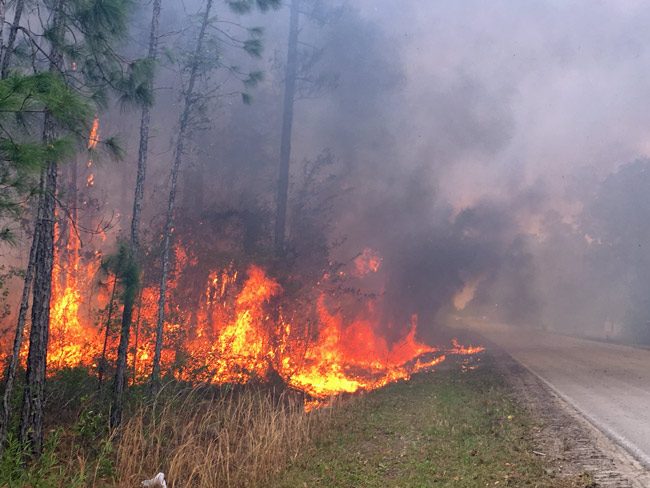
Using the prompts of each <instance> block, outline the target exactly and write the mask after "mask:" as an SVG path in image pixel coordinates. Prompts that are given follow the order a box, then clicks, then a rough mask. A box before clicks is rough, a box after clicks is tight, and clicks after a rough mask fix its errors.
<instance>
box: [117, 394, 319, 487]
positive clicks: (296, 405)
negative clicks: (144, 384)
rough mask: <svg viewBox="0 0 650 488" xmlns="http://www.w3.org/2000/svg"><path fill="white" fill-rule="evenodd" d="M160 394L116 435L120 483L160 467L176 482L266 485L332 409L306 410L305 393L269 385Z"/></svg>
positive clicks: (175, 484) (133, 480) (172, 483)
mask: <svg viewBox="0 0 650 488" xmlns="http://www.w3.org/2000/svg"><path fill="white" fill-rule="evenodd" d="M159 398H161V399H164V400H159V401H158V402H157V403H156V404H155V405H154V406H153V407H152V406H142V407H141V408H139V409H138V410H137V411H136V412H135V413H134V414H133V415H131V416H130V418H129V420H128V422H127V423H126V424H125V425H124V428H123V430H122V433H121V435H120V437H119V439H118V440H116V456H117V457H116V464H115V467H116V471H117V484H118V486H139V485H140V482H141V481H142V480H144V479H148V478H151V477H152V476H153V475H154V474H156V473H157V472H158V471H163V472H164V473H165V475H166V478H167V479H168V482H169V486H170V487H190V486H191V487H193V488H201V487H205V488H208V487H210V488H217V487H252V486H263V484H264V483H265V482H266V481H267V480H269V479H270V478H271V477H273V476H274V475H276V474H277V473H278V472H279V471H281V470H282V469H283V468H285V467H286V466H287V464H288V463H289V462H291V461H292V460H293V459H295V458H296V457H297V456H298V454H299V453H300V452H301V450H302V449H304V447H305V445H307V444H308V442H309V441H310V438H311V436H312V434H313V433H314V432H313V431H314V429H315V428H316V427H317V426H319V425H322V421H323V420H324V418H323V417H324V416H329V415H330V412H331V409H327V411H325V412H315V413H310V414H307V413H305V412H304V409H303V405H302V402H300V401H299V400H298V399H296V398H292V397H291V396H290V395H282V396H281V397H280V398H275V399H274V398H273V396H272V395H269V393H268V392H254V391H245V392H242V393H231V394H227V395H225V396H222V397H219V398H205V395H204V393H202V392H201V391H198V390H194V391H192V392H191V393H190V394H179V395H176V396H174V397H173V398H171V399H170V398H165V392H163V393H162V394H161V395H160V396H159Z"/></svg>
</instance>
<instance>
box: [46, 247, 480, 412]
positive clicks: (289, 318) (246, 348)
mask: <svg viewBox="0 0 650 488" xmlns="http://www.w3.org/2000/svg"><path fill="white" fill-rule="evenodd" d="M174 255H175V258H176V268H178V269H176V270H175V271H174V273H172V278H171V280H170V284H169V290H170V293H184V292H185V291H186V290H185V287H184V286H183V285H181V281H180V280H181V278H182V277H183V272H184V270H185V268H187V267H189V268H192V267H194V268H198V267H199V266H198V260H197V259H196V257H195V256H193V255H192V254H191V253H189V252H187V251H186V250H185V249H184V248H182V247H181V246H179V247H177V248H175V253H174ZM370 262H372V260H371V261H370ZM56 263H57V265H56V267H55V272H54V289H53V296H52V305H51V326H50V327H51V333H50V337H51V340H50V345H49V350H48V373H49V374H52V373H54V372H56V371H58V370H61V369H63V368H68V367H75V366H84V367H87V368H91V370H96V368H97V367H98V365H99V364H100V358H101V354H102V349H103V344H104V334H105V331H106V324H107V323H109V325H110V322H109V321H108V312H106V311H107V310H108V309H110V308H111V307H109V306H108V302H109V301H110V299H109V297H110V295H111V290H110V288H111V286H104V288H101V290H102V291H101V293H99V296H98V297H97V298H95V299H92V300H91V299H90V297H93V296H96V295H97V290H100V288H98V286H97V282H98V280H99V279H100V278H101V279H103V281H104V282H105V283H107V284H109V285H112V283H113V281H114V278H112V277H106V276H105V275H102V273H100V272H99V268H100V255H99V254H95V255H94V257H92V258H88V257H87V256H86V254H84V258H83V259H82V257H81V253H80V243H79V240H78V239H77V238H76V237H74V234H71V235H70V236H69V237H68V242H67V244H66V247H65V248H64V249H63V250H59V251H57V254H56ZM102 276H103V278H102ZM204 276H206V278H205V282H204V283H203V286H198V287H197V289H198V290H203V291H200V292H197V296H196V297H192V296H191V295H192V292H189V295H188V298H187V303H171V302H172V300H171V299H170V300H168V312H167V315H166V316H167V317H168V320H167V321H166V322H165V324H164V330H165V341H164V347H163V353H162V360H161V363H162V364H161V365H162V369H163V371H164V372H166V373H167V374H169V375H172V376H174V377H175V378H177V379H179V380H182V381H192V382H206V383H212V384H227V383H238V384H243V383H247V382H251V381H267V380H271V379H273V378H279V379H280V380H282V381H283V382H284V383H285V384H286V385H288V386H289V387H291V388H293V389H296V390H299V391H302V392H304V393H306V394H307V396H308V398H309V400H307V402H306V404H305V407H306V408H307V409H310V408H314V407H316V406H318V405H321V404H324V403H325V402H327V401H328V399H329V398H331V397H333V396H335V395H338V394H341V393H355V392H360V391H369V390H374V389H377V388H380V387H382V386H385V385H387V384H389V383H392V382H395V381H400V380H408V379H409V378H410V377H411V376H412V375H413V374H415V373H417V372H420V371H424V370H429V369H431V368H433V367H434V366H436V365H438V364H440V363H442V362H443V361H445V359H446V358H447V357H448V356H450V355H460V356H465V355H473V354H477V353H479V352H481V351H482V350H483V349H482V348H480V347H464V346H461V345H460V344H459V343H458V342H457V341H454V342H453V343H452V346H451V347H450V348H448V349H446V350H442V349H439V348H436V347H432V346H429V345H427V344H424V343H422V342H420V341H419V340H418V339H417V327H418V324H417V317H416V316H414V317H413V318H412V320H411V323H410V325H409V327H408V328H407V329H408V333H406V334H405V335H404V336H403V337H402V338H401V340H399V341H397V342H394V343H391V342H389V341H388V340H387V339H386V338H385V337H384V335H383V334H382V331H381V330H380V327H379V326H378V324H379V320H378V319H377V317H375V315H374V314H375V311H374V310H375V307H373V306H372V304H368V305H367V306H366V307H365V308H364V309H363V310H362V311H361V312H358V316H356V317H352V318H349V317H346V316H345V315H344V314H343V312H341V311H339V310H336V309H333V305H335V304H336V301H335V300H334V299H333V297H331V296H329V295H328V294H327V293H326V292H325V291H320V292H319V293H320V296H319V297H318V299H317V300H315V301H314V303H312V304H311V305H310V306H307V309H306V310H305V311H304V314H303V313H295V312H292V313H291V314H290V315H287V313H286V312H285V311H284V310H283V309H282V307H281V306H280V305H279V303H281V298H282V296H283V293H284V291H283V288H282V286H281V285H280V284H279V283H278V282H277V281H276V280H275V279H273V278H272V277H270V276H269V275H268V274H267V272H266V271H265V270H264V269H263V268H262V267H260V266H257V265H251V266H249V267H248V269H246V271H245V272H244V273H241V272H239V271H238V270H237V269H236V267H235V266H234V265H230V266H227V267H225V268H224V269H218V270H214V271H211V272H209V273H206V274H205V275H204ZM199 285H200V284H199ZM92 290H95V291H92ZM115 296H116V297H119V289H118V290H117V294H116V295H115ZM118 302H119V299H118V300H116V301H115V309H114V310H113V312H112V313H113V315H112V322H115V323H117V321H119V316H120V315H121V313H120V311H119V310H117V309H118V308H119V307H118V305H117V304H118ZM157 302H158V292H157V288H156V287H145V288H144V289H143V290H142V294H141V297H140V300H139V305H138V308H137V310H136V311H135V313H134V332H133V334H132V337H133V339H132V344H131V350H130V352H129V359H128V360H129V365H130V370H131V378H133V379H134V380H135V381H146V379H147V377H148V375H149V374H150V371H151V361H152V358H153V356H154V354H153V353H154V351H153V348H154V343H155V332H154V331H155V324H156V320H157ZM310 307H311V308H310ZM100 311H103V313H100ZM114 329H117V327H116V326H115V327H114ZM117 335H118V334H117V330H113V331H112V332H111V330H110V329H109V335H108V342H107V345H108V347H107V351H108V354H107V356H108V357H107V358H106V360H107V363H108V364H112V362H113V361H114V357H115V350H116V347H117Z"/></svg>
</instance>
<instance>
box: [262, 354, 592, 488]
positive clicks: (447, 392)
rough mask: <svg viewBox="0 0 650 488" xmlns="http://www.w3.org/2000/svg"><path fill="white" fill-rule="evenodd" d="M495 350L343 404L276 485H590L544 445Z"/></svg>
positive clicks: (536, 424) (536, 423) (536, 421)
mask: <svg viewBox="0 0 650 488" xmlns="http://www.w3.org/2000/svg"><path fill="white" fill-rule="evenodd" d="M499 360H500V358H499V357H498V356H496V355H494V354H490V353H487V354H483V355H482V356H481V357H480V358H478V360H472V361H471V362H469V363H465V362H464V361H463V360H460V359H458V360H450V361H448V362H447V363H445V365H444V366H443V367H441V368H440V369H438V370H437V371H436V372H433V373H427V374H420V375H417V376H415V377H414V378H413V379H412V380H411V381H409V382H402V383H398V384H394V385H391V386H389V387H387V388H385V389H382V390H380V391H376V392H372V393H370V394H367V395H365V396H363V397H360V398H354V399H350V400H348V401H346V402H344V403H343V404H341V405H339V406H338V407H335V409H334V410H336V412H335V413H334V414H333V416H332V420H331V424H330V426H329V428H328V429H327V430H326V431H325V432H323V433H322V435H321V436H319V438H318V439H317V440H316V442H315V443H314V445H313V447H312V448H311V449H309V450H307V451H305V452H304V453H303V454H302V455H301V456H300V457H299V458H298V459H296V460H295V461H294V462H293V463H292V465H291V466H290V468H289V469H288V470H287V471H286V472H284V473H283V474H282V476H281V477H280V478H278V479H276V480H275V482H274V483H273V484H272V486H276V487H286V488H289V487H291V488H293V487H302V486H304V487H319V486H322V487H360V488H361V487H382V488H387V487H430V486H440V487H445V486H448V487H481V486H515V487H525V486H531V487H557V488H563V487H567V488H568V487H583V488H584V487H590V486H596V485H594V484H593V482H592V479H591V476H590V475H588V474H587V473H585V472H581V471H580V469H577V468H575V469H568V470H567V469H560V467H559V466H558V461H557V459H556V457H555V456H549V455H547V453H544V452H542V451H540V450H539V449H540V446H544V443H543V442H542V441H541V440H540V439H539V436H538V434H539V432H540V431H541V429H542V426H541V425H540V422H539V419H537V418H535V416H534V415H533V411H532V410H531V409H530V408H529V406H528V405H527V404H526V403H525V402H522V401H520V399H519V398H517V396H516V395H517V389H516V388H514V387H513V384H512V382H510V381H509V378H508V373H507V372H505V371H504V369H503V368H502V367H501V366H500V365H499V364H498V363H499Z"/></svg>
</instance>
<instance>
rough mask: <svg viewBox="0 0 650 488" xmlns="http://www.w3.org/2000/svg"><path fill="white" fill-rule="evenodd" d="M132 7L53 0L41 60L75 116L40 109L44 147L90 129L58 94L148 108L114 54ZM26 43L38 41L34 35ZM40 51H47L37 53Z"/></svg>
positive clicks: (39, 226) (48, 251)
mask: <svg viewBox="0 0 650 488" xmlns="http://www.w3.org/2000/svg"><path fill="white" fill-rule="evenodd" d="M129 6H130V2H129V1H128V0H93V1H86V0H57V1H56V2H54V4H52V5H51V7H50V8H51V19H52V20H51V23H50V25H49V26H48V28H47V30H46V35H45V36H44V37H43V39H44V41H45V42H48V43H49V53H48V54H47V56H46V62H47V65H48V76H49V77H51V78H53V79H56V80H58V82H59V85H60V87H61V90H60V92H59V93H51V94H50V95H51V96H52V97H53V99H54V100H55V101H56V102H57V103H58V104H62V105H56V106H55V108H57V110H63V107H65V109H66V110H69V111H73V112H72V114H71V115H70V114H68V115H69V116H68V117H67V118H62V117H56V114H55V113H54V112H53V111H52V110H45V112H44V122H43V136H42V144H43V145H44V146H45V147H48V148H49V147H55V145H56V143H57V141H58V137H60V135H61V134H63V135H65V136H66V137H67V138H71V137H74V136H75V135H77V136H78V135H79V134H82V133H87V132H86V131H81V130H80V126H85V127H89V125H90V124H89V120H90V119H91V118H92V116H91V113H92V112H90V110H88V109H87V105H84V106H83V107H81V106H79V105H80V103H77V107H75V105H74V104H70V103H68V104H67V105H65V103H66V100H62V99H61V96H62V95H63V94H66V93H67V94H72V96H73V101H74V100H81V101H82V102H83V100H88V101H90V100H94V101H96V102H100V101H103V100H105V99H106V94H107V90H108V89H111V88H112V89H117V90H120V93H121V95H122V99H123V101H129V100H138V101H144V102H145V103H146V100H147V98H148V97H147V91H146V89H143V88H142V87H141V84H137V83H136V81H137V76H135V75H137V73H138V72H139V70H138V69H137V67H138V66H137V64H136V63H133V64H132V65H131V66H130V67H129V69H127V70H126V73H125V70H124V63H123V61H122V60H121V58H119V57H118V56H117V55H116V54H115V50H114V46H113V45H112V44H113V43H114V42H115V41H116V40H117V39H119V38H121V37H122V36H123V35H124V34H125V33H126V19H127V12H128V8H129ZM71 33H73V34H71ZM31 41H32V42H38V41H37V40H36V36H33V38H32V39H31ZM39 52H43V53H44V52H47V51H46V50H45V49H44V48H43V47H41V48H40V49H39ZM67 66H70V69H67ZM77 67H79V68H80V69H77ZM57 95H58V98H56V96H57ZM68 102H70V101H68ZM75 108H76V111H74V110H75ZM104 144H105V146H106V147H108V148H113V149H115V145H114V144H113V143H111V142H110V141H108V140H106V141H104ZM61 160H62V158H61V157H60V156H59V157H57V155H55V154H51V155H48V157H47V158H46V161H47V165H46V168H45V170H44V175H43V181H44V184H43V191H42V192H41V194H40V196H39V207H38V208H39V210H38V219H37V221H36V224H35V229H34V236H35V238H34V240H33V241H34V243H35V244H36V247H35V261H34V282H33V285H32V296H33V299H32V314H31V315H32V323H31V329H30V336H29V337H30V343H29V353H28V358H27V380H26V384H25V390H24V397H23V408H22V414H21V422H20V440H21V441H22V443H24V444H25V445H26V446H28V448H29V451H30V452H31V453H32V454H34V455H36V456H38V455H40V453H41V450H42V445H43V402H44V389H45V376H46V375H45V373H46V367H47V344H48V338H49V319H50V317H49V311H50V299H51V292H52V268H53V262H54V230H55V220H56V203H57V178H58V163H59V162H60V161H61Z"/></svg>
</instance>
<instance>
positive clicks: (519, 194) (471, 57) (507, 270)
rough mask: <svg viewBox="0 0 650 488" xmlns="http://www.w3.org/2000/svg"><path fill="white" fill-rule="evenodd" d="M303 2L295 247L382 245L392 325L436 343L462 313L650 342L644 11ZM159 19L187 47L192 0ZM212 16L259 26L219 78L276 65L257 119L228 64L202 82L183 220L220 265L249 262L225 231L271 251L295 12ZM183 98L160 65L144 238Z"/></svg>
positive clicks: (649, 142)
mask: <svg viewBox="0 0 650 488" xmlns="http://www.w3.org/2000/svg"><path fill="white" fill-rule="evenodd" d="M304 1H305V3H306V5H307V6H308V7H309V8H310V9H311V11H312V12H316V13H317V14H318V15H316V16H315V17H312V18H311V19H307V18H303V19H302V20H301V22H302V27H301V43H302V47H301V50H302V55H303V56H304V58H305V59H307V60H308V62H307V61H305V63H304V64H305V65H304V66H303V68H305V72H304V73H303V74H304V75H305V80H307V82H309V83H308V84H305V85H304V86H303V89H302V90H301V91H300V93H299V97H298V98H299V99H298V100H297V102H296V108H295V122H294V131H293V157H292V175H291V194H292V198H293V200H292V201H293V205H292V212H291V215H290V219H289V226H290V229H289V233H290V234H292V235H293V236H294V237H296V236H299V235H302V237H303V238H304V239H307V238H308V237H309V238H310V239H311V240H310V241H309V243H310V244H309V245H305V246H303V247H300V246H299V245H298V244H296V250H295V253H296V255H297V256H298V258H299V257H300V254H301V253H303V254H309V252H310V249H312V250H313V249H314V246H315V244H314V243H315V242H320V243H321V244H323V242H327V243H328V244H329V247H331V252H332V256H331V258H332V260H338V261H340V262H342V263H349V262H350V261H351V260H352V259H354V257H355V256H357V255H358V254H359V253H360V252H361V251H362V250H363V249H365V248H371V249H373V250H376V251H377V252H378V253H379V254H380V255H381V256H382V258H383V259H382V268H381V270H380V272H379V274H378V276H374V277H373V276H371V277H369V278H368V283H367V284H368V286H369V287H371V288H373V290H374V291H375V292H376V293H378V294H381V295H382V296H383V297H384V305H383V310H382V314H383V317H384V323H385V324H387V326H388V325H389V324H393V326H396V327H401V326H404V325H406V324H408V323H409V321H410V317H411V315H412V314H418V315H419V318H420V330H421V333H422V334H423V335H425V336H427V335H432V334H433V333H434V332H435V330H436V329H437V328H438V327H440V326H442V325H444V324H445V323H446V322H447V321H448V320H449V319H450V316H452V315H456V314H459V313H462V314H466V315H470V316H479V317H485V318H486V319H489V320H501V321H506V322H509V323H514V324H516V325H522V326H528V325H534V326H543V327H547V328H554V329H558V330H564V331H569V332H572V333H580V334H588V335H599V336H603V335H610V336H616V337H618V338H623V339H626V340H636V341H639V340H641V341H650V331H649V330H648V327H647V325H646V324H647V321H648V316H649V314H650V300H648V299H647V298H646V297H645V295H646V294H645V293H644V290H646V289H647V288H648V286H649V285H650V283H648V281H649V280H650V279H649V278H647V276H650V273H649V272H648V271H650V263H649V262H648V261H650V259H649V258H647V257H646V255H647V247H648V242H649V241H648V238H650V223H649V222H648V221H647V220H648V219H647V218H645V217H646V216H647V215H648V211H647V210H648V209H650V191H648V190H650V179H649V177H648V172H649V171H650V163H648V161H647V160H644V159H643V158H644V157H646V156H647V155H648V152H649V151H650V139H649V138H648V133H647V129H646V128H647V127H650V112H649V111H648V110H646V108H645V103H644V101H645V98H646V94H647V93H648V89H649V88H650V86H649V85H650V80H649V79H648V77H647V76H646V75H647V73H646V69H645V67H646V66H648V65H649V64H650V50H649V49H648V46H650V31H649V30H648V29H647V25H648V24H649V21H650V6H648V5H647V3H646V2H641V1H628V2H619V1H617V0H609V1H606V0H603V1H599V2H593V1H588V0H572V1H566V0H562V1H560V0H535V1H528V2H521V1H517V0H500V1H494V2H489V3H486V2H481V1H478V0H470V1H464V2H457V1H453V0H446V1H436V2H433V1H419V2H388V1H386V0H359V1H355V2H344V1H331V2H322V1H321V2H319V1H315V0H304ZM165 8H166V9H167V10H166V11H165V13H164V18H163V29H162V30H163V32H164V33H165V35H164V36H163V37H162V42H163V44H164V48H165V49H169V50H170V51H172V50H178V47H179V46H184V45H187V43H188V42H190V37H189V36H190V35H191V33H192V30H191V29H190V28H189V27H188V26H189V22H190V20H188V19H191V17H188V16H187V15H186V14H187V13H196V12H198V11H199V8H200V2H199V1H198V0H192V1H185V2H181V3H174V4H170V6H169V7H167V6H166V7H165ZM305 10H309V9H305ZM148 15H149V12H148V10H147V9H146V8H143V9H142V12H141V13H139V14H138V16H137V18H136V20H135V21H134V27H133V38H134V43H133V44H132V45H130V46H128V47H125V50H127V51H128V52H133V53H135V52H143V46H144V45H146V31H147V28H148ZM218 15H219V16H220V18H223V20H224V21H225V22H224V28H231V29H234V30H237V29H239V28H238V27H227V26H228V25H230V23H237V24H242V25H244V27H252V26H256V25H261V26H263V27H264V45H265V51H264V54H263V56H262V58H261V59H259V60H255V59H250V58H249V57H247V56H244V55H243V54H242V53H241V52H236V51H234V50H232V49H224V50H223V52H222V53H220V55H221V56H222V58H220V59H223V63H224V65H228V66H235V65H237V66H239V67H242V68H244V69H249V68H250V69H261V70H262V71H264V73H265V79H264V81H263V82H261V83H260V85H259V86H258V87H256V88H255V89H254V90H252V92H251V93H252V95H253V103H252V105H250V106H247V105H243V104H242V103H241V102H240V98H239V95H238V93H239V91H241V90H243V88H242V86H241V84H240V83H239V82H238V80H237V79H235V78H233V77H232V76H228V75H227V74H226V73H227V70H226V71H223V70H222V71H221V72H220V74H218V75H215V76H213V77H211V78H209V79H207V78H206V79H204V80H202V83H204V85H203V89H204V90H209V89H214V88H216V87H219V90H218V94H219V96H218V97H216V98H214V99H211V100H210V102H209V103H208V104H207V106H206V110H205V112H204V113H203V115H202V117H203V120H202V123H201V124H199V125H200V127H198V128H197V130H195V131H193V133H194V135H193V144H192V150H191V152H190V153H188V157H187V161H188V163H187V165H186V166H184V167H183V170H182V173H183V188H182V203H181V205H180V209H179V215H181V216H182V217H181V218H180V219H179V220H180V222H181V224H179V226H180V227H182V225H183V222H185V223H186V224H187V228H188V229H189V231H191V233H193V234H194V236H195V237H197V238H200V239H201V240H209V239H213V240H214V241H215V242H218V244H214V246H215V248H216V249H218V252H215V256H218V257H215V259H222V257H221V256H225V255H227V254H228V253H229V252H231V251H232V250H233V249H234V248H236V247H237V244H236V243H235V242H234V241H233V242H230V241H229V240H228V238H226V237H224V232H226V231H225V230H224V229H228V228H229V227H228V226H231V227H232V226H235V227H236V226H237V225H240V224H241V222H243V224H241V225H242V226H243V227H245V231H242V232H243V233H242V234H238V236H239V237H241V239H242V240H246V242H247V243H248V245H247V247H246V251H247V252H249V253H256V252H261V251H259V249H260V248H261V247H263V246H262V245H261V244H259V242H258V241H260V242H262V241H264V240H267V241H268V240H270V234H271V231H272V227H273V226H272V219H273V205H274V201H275V185H276V178H277V176H276V175H277V165H278V155H279V141H280V127H281V113H282V106H281V104H282V88H283V85H282V83H283V76H284V74H283V69H282V66H283V63H284V57H285V55H286V39H287V24H288V11H287V9H286V8H283V9H281V10H279V11H277V12H273V13H268V14H265V15H253V16H249V17H244V18H239V17H236V16H233V14H231V13H229V12H228V11H227V9H225V8H224V9H222V10H221V11H219V12H218ZM234 30H233V31H232V32H233V33H234ZM238 32H241V31H238ZM307 75H308V76H307ZM181 86H182V74H181V73H180V72H179V69H178V63H177V62H176V61H175V60H174V59H173V57H170V58H167V57H166V58H165V62H164V63H163V64H162V66H161V69H160V76H159V77H158V80H157V104H156V107H155V110H154V114H153V118H152V120H153V124H154V125H153V130H152V133H153V135H154V138H153V141H152V144H151V158H150V161H151V163H150V164H151V167H150V171H149V175H148V180H147V188H146V192H147V198H146V205H145V222H146V225H145V231H146V232H147V233H148V239H150V240H152V241H155V239H156V238H157V235H158V233H159V232H160V224H161V216H162V210H161V209H163V208H164V205H165V204H164V202H165V198H166V192H167V185H168V175H169V167H170V162H171V157H172V150H171V148H172V146H173V144H172V143H173V139H174V135H175V130H176V127H177V120H176V119H177V114H178V111H179V97H178V92H179V89H180V88H181ZM228 94H232V95H228ZM131 115H132V114H125V113H124V112H120V111H119V110H117V109H116V110H111V111H110V113H108V114H103V116H102V124H103V127H102V130H103V131H104V133H114V132H118V133H121V134H122V140H123V144H124V146H125V149H126V153H127V155H128V156H127V159H126V160H125V161H124V162H123V163H120V164H121V166H119V170H118V171H116V170H115V166H114V165H113V163H109V162H104V164H103V165H102V166H101V167H100V168H99V169H98V174H97V175H96V178H95V181H96V184H95V187H94V188H93V190H92V191H94V192H96V194H95V197H96V198H97V199H98V200H103V201H106V202H108V203H107V207H108V208H111V209H112V208H114V209H115V215H117V217H116V221H115V229H116V232H117V231H119V230H120V229H126V228H127V227H128V216H129V212H130V208H129V201H131V198H132V195H131V190H130V188H132V183H131V182H132V181H133V180H134V178H135V170H134V168H135V164H134V163H135V155H136V154H137V139H136V137H135V135H136V134H137V117H133V116H131ZM324 155H325V156H324ZM635 161H636V162H635ZM314 164H316V165H317V166H318V165H320V166H319V168H320V169H319V171H320V172H318V176H317V177H315V178H314V179H312V180H309V179H308V178H306V177H305V168H310V167H313V165H314ZM308 180H309V181H308ZM297 195H300V198H301V199H299V198H298V197H297ZM310 199H311V200H310ZM308 200H309V201H308ZM305 209H307V210H305ZM310 219H311V220H310ZM235 221H237V222H240V224H237V223H233V222H235ZM305 222H311V223H310V224H309V225H307V224H306V223H305ZM195 224H196V225H195ZM292 226H293V227H292ZM292 229H293V230H292ZM298 229H299V230H300V231H299V232H298ZM305 229H307V230H305ZM308 233H311V234H312V235H311V236H307V235H306V234H308ZM246 235H248V238H246V237H245V236H246ZM242 236H243V237H242ZM251 236H253V237H251ZM255 236H256V237H255ZM296 238H297V237H296ZM251 239H252V240H253V241H254V242H252V243H251ZM231 240H232V239H231ZM258 244H259V245H258ZM310 246H311V247H310ZM325 247H327V246H325ZM205 252H206V253H207V252H208V250H206V251H205ZM298 258H297V259H298ZM224 259H225V258H224ZM459 293H464V298H463V299H462V300H461V302H462V304H463V307H460V308H463V310H457V308H459V307H457V306H454V297H456V296H458V294H459ZM603 297H607V298H606V299H603ZM457 303H458V302H457ZM402 330H403V329H402ZM397 335H399V334H397Z"/></svg>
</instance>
